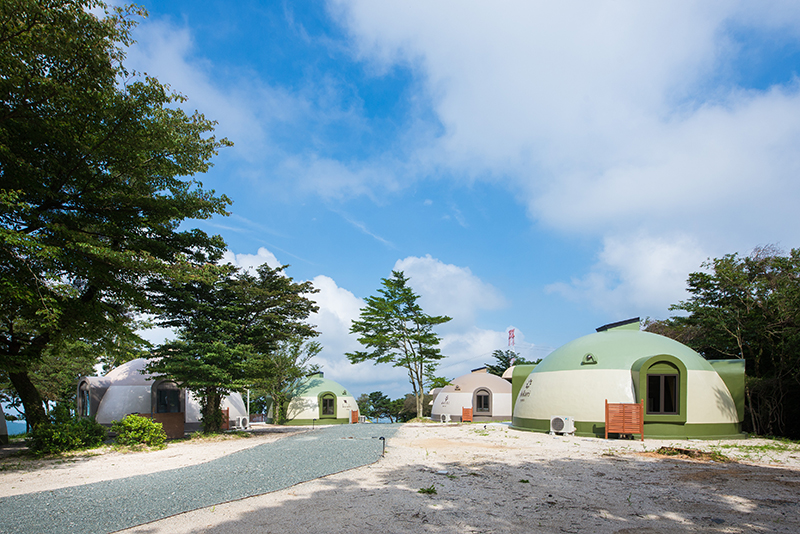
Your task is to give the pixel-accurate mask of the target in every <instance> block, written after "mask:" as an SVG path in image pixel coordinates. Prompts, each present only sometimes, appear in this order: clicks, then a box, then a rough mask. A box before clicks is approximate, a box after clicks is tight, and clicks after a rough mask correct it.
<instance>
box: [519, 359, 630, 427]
mask: <svg viewBox="0 0 800 534" xmlns="http://www.w3.org/2000/svg"><path fill="white" fill-rule="evenodd" d="M528 383H530V386H528ZM526 386H528V387H526ZM526 394H527V395H526ZM606 399H608V402H626V403H628V402H637V401H636V396H635V395H634V389H633V379H632V378H631V372H630V370H621V369H598V370H591V371H590V370H579V371H572V370H570V371H551V372H546V373H531V374H530V375H529V376H528V378H527V379H526V380H525V384H524V385H523V386H522V389H521V390H520V392H519V397H518V398H517V403H516V406H515V408H514V410H515V411H514V416H515V417H522V418H525V419H550V418H551V417H553V416H554V415H561V416H569V417H573V418H574V419H575V420H576V421H605V418H606V411H605V410H606V408H605V406H606V405H605V401H606Z"/></svg>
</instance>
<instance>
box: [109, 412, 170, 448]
mask: <svg viewBox="0 0 800 534" xmlns="http://www.w3.org/2000/svg"><path fill="white" fill-rule="evenodd" d="M111 431H112V432H116V433H117V438H116V440H115V441H116V442H117V443H118V444H119V445H148V446H150V447H161V446H163V445H164V441H166V439H167V433H166V432H164V426H163V425H162V424H161V423H156V422H155V421H153V420H152V419H149V418H147V417H142V416H140V415H126V416H125V418H124V419H123V420H122V421H114V422H113V423H112V424H111Z"/></svg>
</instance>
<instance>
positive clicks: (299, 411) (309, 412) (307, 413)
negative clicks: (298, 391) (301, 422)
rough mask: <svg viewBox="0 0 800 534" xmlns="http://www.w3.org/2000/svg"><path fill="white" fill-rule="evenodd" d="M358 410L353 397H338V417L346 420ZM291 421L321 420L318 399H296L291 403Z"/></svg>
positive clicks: (289, 415)
mask: <svg viewBox="0 0 800 534" xmlns="http://www.w3.org/2000/svg"><path fill="white" fill-rule="evenodd" d="M351 410H352V411H355V410H358V404H357V403H356V399H355V398H353V396H351V395H337V396H336V417H337V418H338V419H345V418H348V417H350V412H351ZM286 415H287V417H288V418H289V419H319V398H318V397H295V398H293V399H292V400H291V402H289V409H288V410H287V414H286Z"/></svg>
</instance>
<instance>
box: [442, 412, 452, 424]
mask: <svg viewBox="0 0 800 534" xmlns="http://www.w3.org/2000/svg"><path fill="white" fill-rule="evenodd" d="M441 419H442V423H449V422H450V414H449V413H443V414H442V416H441Z"/></svg>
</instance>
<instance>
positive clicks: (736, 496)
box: [0, 424, 800, 534]
mask: <svg viewBox="0 0 800 534" xmlns="http://www.w3.org/2000/svg"><path fill="white" fill-rule="evenodd" d="M285 430H286V429H275V430H274V431H270V429H268V428H265V429H264V431H263V432H259V433H257V434H256V436H257V437H253V438H249V439H240V440H226V441H220V442H211V443H204V442H200V443H192V442H188V443H180V444H174V445H170V446H169V447H168V448H167V449H166V450H164V451H155V452H147V453H130V454H120V453H108V454H103V455H100V456H89V457H80V458H76V459H73V460H69V459H67V460H61V461H60V462H61V463H59V461H47V462H33V463H29V462H26V461H20V460H19V459H16V458H14V457H11V458H5V459H3V460H0V470H1V471H0V496H2V495H9V494H14V493H28V492H32V491H39V490H42V489H52V488H55V487H64V486H65V485H75V483H76V481H77V482H78V483H90V482H95V481H98V480H103V479H107V478H113V477H120V476H130V475H131V474H139V473H143V472H152V471H156V470H159V469H166V468H173V467H175V466H176V465H189V464H190V463H197V462H199V461H208V460H211V459H213V458H217V457H220V456H223V455H225V454H229V453H230V452H233V451H234V450H240V449H241V448H244V447H248V446H254V445H257V444H260V443H265V442H268V441H270V440H274V439H280V437H281V436H283V435H285V434H282V433H279V431H285ZM295 430H296V429H295ZM661 447H670V448H671V450H669V451H667V452H670V453H675V452H681V451H680V450H676V449H681V450H682V451H683V452H684V453H686V452H688V453H691V454H693V452H692V451H698V450H699V451H704V452H706V453H710V454H706V455H701V456H699V457H698V458H692V457H689V456H687V455H685V454H684V455H677V456H665V455H663V454H660V453H657V452H656V451H658V449H660V448H661ZM720 455H723V456H725V457H728V458H730V459H731V460H732V461H725V458H723V456H720ZM15 462H16V463H15ZM22 464H26V465H22ZM420 490H422V492H420ZM799 500H800V445H797V444H784V443H780V442H773V441H767V440H756V439H750V440H736V441H733V440H731V441H694V440H692V441H677V440H645V441H644V442H643V443H642V442H640V441H629V440H603V439H596V438H581V437H574V436H551V435H548V434H539V433H531V432H519V431H515V430H511V429H509V428H508V426H507V425H502V424H488V425H482V424H458V425H443V424H408V425H404V426H403V427H402V428H401V429H400V430H399V431H398V433H397V434H396V435H395V437H393V438H391V439H390V440H388V443H387V449H386V455H385V457H384V458H383V459H381V460H380V461H378V462H377V463H375V464H372V465H369V466H365V467H362V468H359V469H354V470H351V471H346V472H344V473H339V474H336V475H332V476H328V477H324V478H320V479H317V480H313V481H310V482H306V483H303V484H299V485H297V486H294V487H291V488H287V489H285V490H281V491H277V492H273V493H269V494H265V495H261V496H257V497H252V498H248V499H243V500H240V501H234V502H230V503H225V504H222V505H217V506H214V507H210V508H206V509H201V510H196V511H193V512H188V513H185V514H180V515H177V516H173V517H170V518H166V519H163V520H161V521H157V522H154V523H149V524H145V525H141V526H139V527H135V528H133V529H129V530H127V531H125V532H131V533H133V532H136V533H140V534H143V533H148V534H151V533H152V534H155V533H200V532H204V533H222V532H243V533H249V532H262V533H265V532H266V533H269V532H275V533H278V532H325V533H339V532H342V533H344V532H348V533H352V532H389V533H394V532H398V533H399V532H411V533H429V532H435V533H450V532H452V533H456V532H459V533H461V532H474V533H478V532H481V533H484V532H485V533H490V532H492V533H503V532H523V531H525V532H529V531H533V532H598V533H606V532H607V533H660V532H663V533H667V532H787V533H796V532H800V505H799V504H798V501H799Z"/></svg>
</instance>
